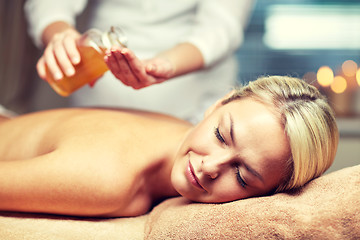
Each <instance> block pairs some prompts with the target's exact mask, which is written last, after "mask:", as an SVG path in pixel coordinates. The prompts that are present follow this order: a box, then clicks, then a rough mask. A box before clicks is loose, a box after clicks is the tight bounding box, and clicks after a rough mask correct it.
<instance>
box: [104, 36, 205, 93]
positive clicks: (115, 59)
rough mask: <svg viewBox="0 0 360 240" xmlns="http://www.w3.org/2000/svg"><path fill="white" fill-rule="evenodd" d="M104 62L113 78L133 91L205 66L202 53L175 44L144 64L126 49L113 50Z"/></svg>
mask: <svg viewBox="0 0 360 240" xmlns="http://www.w3.org/2000/svg"><path fill="white" fill-rule="evenodd" d="M105 60H106V63H107V65H108V66H109V68H110V70H111V72H112V73H113V74H114V75H115V77H117V78H118V79H119V80H120V81H122V82H123V83H124V84H125V85H127V86H130V87H132V88H134V89H140V88H144V87H147V86H150V85H152V84H157V83H161V82H163V81H166V80H167V79H170V78H173V77H176V76H179V75H182V74H186V73H189V72H192V71H195V70H198V69H201V68H202V67H203V66H204V60H203V56H202V54H201V52H200V51H199V49H198V48H197V47H196V46H194V45H193V44H191V43H181V44H178V45H176V46H175V47H174V48H171V49H169V50H166V51H164V52H161V53H159V54H158V55H157V56H155V57H154V58H152V59H147V60H144V61H142V60H140V59H139V58H137V56H136V55H135V54H134V52H132V51H131V50H130V49H128V48H113V49H112V51H111V52H110V53H108V55H107V56H106V58H105Z"/></svg>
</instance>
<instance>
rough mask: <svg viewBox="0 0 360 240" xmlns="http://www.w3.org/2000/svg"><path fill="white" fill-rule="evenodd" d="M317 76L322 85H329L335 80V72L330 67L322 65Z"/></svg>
mask: <svg viewBox="0 0 360 240" xmlns="http://www.w3.org/2000/svg"><path fill="white" fill-rule="evenodd" d="M316 77H317V80H318V83H319V84H320V85H321V86H323V87H328V86H330V85H331V83H332V82H333V80H334V72H333V70H332V69H331V68H330V67H328V66H322V67H320V68H319V70H318V71H317V74H316Z"/></svg>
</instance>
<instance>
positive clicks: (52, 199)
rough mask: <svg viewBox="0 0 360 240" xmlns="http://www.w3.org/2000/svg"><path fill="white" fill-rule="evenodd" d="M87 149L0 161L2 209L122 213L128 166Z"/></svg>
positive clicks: (127, 197)
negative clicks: (124, 167) (122, 166)
mask: <svg viewBox="0 0 360 240" xmlns="http://www.w3.org/2000/svg"><path fill="white" fill-rule="evenodd" d="M85 150H86V151H84V149H81V147H80V148H78V150H75V149H74V148H73V149H70V148H69V149H66V148H64V149H57V150H55V151H52V152H49V153H47V154H44V155H41V156H38V157H34V158H31V159H24V160H13V161H0V211H21V212H39V213H51V214H64V215H76V216H106V215H112V214H113V213H116V215H117V216H119V215H120V216H121V215H126V207H127V206H128V205H129V204H130V200H131V197H132V192H133V191H130V187H131V176H128V175H127V174H126V173H127V172H129V171H121V169H119V167H121V166H119V164H118V161H114V159H112V157H111V156H109V158H107V156H106V154H105V155H104V154H103V153H101V154H100V155H102V157H100V155H99V152H96V151H93V150H91V148H86V149H85ZM97 156H99V157H97Z"/></svg>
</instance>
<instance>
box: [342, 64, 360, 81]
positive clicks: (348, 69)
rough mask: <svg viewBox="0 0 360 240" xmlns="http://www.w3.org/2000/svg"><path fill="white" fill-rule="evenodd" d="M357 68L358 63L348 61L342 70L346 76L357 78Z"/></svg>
mask: <svg viewBox="0 0 360 240" xmlns="http://www.w3.org/2000/svg"><path fill="white" fill-rule="evenodd" d="M357 67H358V66H357V64H356V62H354V61H353V60H347V61H345V62H344V63H343V64H342V66H341V69H342V71H343V73H344V75H345V76H347V77H352V76H355V74H356V70H357Z"/></svg>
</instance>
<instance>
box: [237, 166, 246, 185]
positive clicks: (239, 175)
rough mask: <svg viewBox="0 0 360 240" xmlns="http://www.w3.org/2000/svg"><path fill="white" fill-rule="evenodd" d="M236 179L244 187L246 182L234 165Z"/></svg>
mask: <svg viewBox="0 0 360 240" xmlns="http://www.w3.org/2000/svg"><path fill="white" fill-rule="evenodd" d="M235 168H236V173H235V174H236V179H237V181H238V182H239V183H240V185H241V186H242V187H243V188H246V185H247V183H246V182H245V181H244V179H243V178H242V177H241V174H240V171H239V167H238V166H236V167H235Z"/></svg>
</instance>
